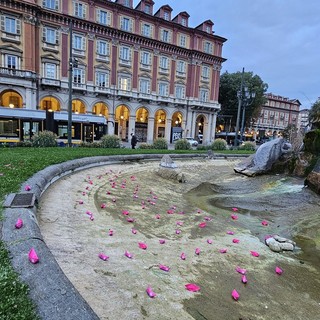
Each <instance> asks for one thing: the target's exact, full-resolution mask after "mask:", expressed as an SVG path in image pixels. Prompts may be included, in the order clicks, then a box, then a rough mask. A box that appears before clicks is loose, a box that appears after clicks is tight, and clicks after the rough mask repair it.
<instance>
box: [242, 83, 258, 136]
mask: <svg viewBox="0 0 320 320" xmlns="http://www.w3.org/2000/svg"><path fill="white" fill-rule="evenodd" d="M243 91H244V92H243V96H242V108H243V109H242V122H241V130H240V135H241V139H242V138H243V133H244V124H245V117H246V107H249V106H250V105H251V104H252V102H253V100H254V98H255V96H256V93H255V92H252V93H250V92H249V90H248V88H247V87H244V90H243Z"/></svg>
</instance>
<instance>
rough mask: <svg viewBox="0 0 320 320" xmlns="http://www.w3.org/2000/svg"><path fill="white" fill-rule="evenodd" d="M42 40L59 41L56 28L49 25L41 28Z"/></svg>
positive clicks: (56, 42)
mask: <svg viewBox="0 0 320 320" xmlns="http://www.w3.org/2000/svg"><path fill="white" fill-rule="evenodd" d="M43 41H44V42H47V43H50V44H58V43H59V32H58V30H56V29H54V28H50V27H44V28H43Z"/></svg>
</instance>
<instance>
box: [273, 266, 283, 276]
mask: <svg viewBox="0 0 320 320" xmlns="http://www.w3.org/2000/svg"><path fill="white" fill-rule="evenodd" d="M275 271H276V273H277V274H279V275H281V274H282V273H283V270H282V269H281V268H280V267H276V269H275Z"/></svg>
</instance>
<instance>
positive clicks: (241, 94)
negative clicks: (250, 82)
mask: <svg viewBox="0 0 320 320" xmlns="http://www.w3.org/2000/svg"><path fill="white" fill-rule="evenodd" d="M243 77H244V68H242V74H241V84H240V90H239V91H238V92H237V97H238V112H237V122H236V129H235V137H234V146H235V147H237V146H238V132H239V127H240V113H241V108H243V109H242V122H241V131H240V134H241V138H242V136H243V131H244V122H245V121H244V120H245V112H246V107H248V106H249V105H251V104H252V102H253V99H254V97H255V93H254V92H253V93H250V92H249V90H248V88H247V87H244V80H243Z"/></svg>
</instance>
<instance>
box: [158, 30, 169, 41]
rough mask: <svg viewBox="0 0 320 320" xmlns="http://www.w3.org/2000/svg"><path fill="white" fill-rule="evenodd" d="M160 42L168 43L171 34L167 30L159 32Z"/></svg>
mask: <svg viewBox="0 0 320 320" xmlns="http://www.w3.org/2000/svg"><path fill="white" fill-rule="evenodd" d="M160 40H161V41H163V42H168V43H169V42H170V41H171V33H170V31H169V30H164V29H163V30H161V39H160Z"/></svg>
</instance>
